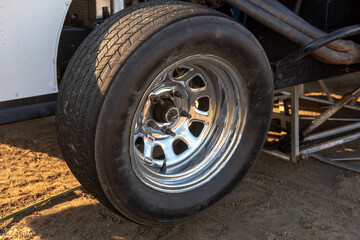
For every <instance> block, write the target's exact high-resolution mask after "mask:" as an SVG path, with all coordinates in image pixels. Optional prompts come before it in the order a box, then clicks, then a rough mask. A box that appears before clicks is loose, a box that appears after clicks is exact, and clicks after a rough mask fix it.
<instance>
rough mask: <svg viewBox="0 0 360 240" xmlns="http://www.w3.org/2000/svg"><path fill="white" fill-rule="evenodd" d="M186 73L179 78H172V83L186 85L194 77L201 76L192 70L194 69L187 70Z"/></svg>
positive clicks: (195, 70)
mask: <svg viewBox="0 0 360 240" xmlns="http://www.w3.org/2000/svg"><path fill="white" fill-rule="evenodd" d="M187 70H188V71H187V72H186V73H185V74H184V75H182V76H179V77H172V76H171V77H172V78H173V80H174V81H177V82H183V83H184V84H186V83H188V82H189V81H190V80H191V79H193V78H194V77H196V76H201V73H200V72H199V71H198V70H197V69H194V68H188V69H187Z"/></svg>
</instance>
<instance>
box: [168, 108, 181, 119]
mask: <svg viewBox="0 0 360 240" xmlns="http://www.w3.org/2000/svg"><path fill="white" fill-rule="evenodd" d="M178 117H179V110H178V109H177V108H175V107H172V108H170V109H169V110H168V111H167V112H166V114H165V118H166V121H167V122H175V121H176V119H178Z"/></svg>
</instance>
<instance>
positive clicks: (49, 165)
mask: <svg viewBox="0 0 360 240" xmlns="http://www.w3.org/2000/svg"><path fill="white" fill-rule="evenodd" d="M356 147H357V148H359V145H358V144H355V148H356ZM355 150H359V149H355ZM0 166H1V168H0V199H1V200H0V215H1V217H4V216H6V215H8V214H10V213H12V212H14V211H17V210H19V209H21V208H24V207H26V206H29V205H31V204H32V203H35V202H38V201H40V200H43V199H45V198H48V197H50V196H54V195H56V194H58V193H60V192H63V191H65V190H67V189H70V188H72V187H75V186H77V185H78V182H77V181H76V180H75V178H74V177H73V176H72V174H71V173H70V171H69V170H68V168H67V166H66V164H65V163H64V161H63V160H62V157H61V153H60V151H59V149H58V147H57V143H56V137H55V123H54V117H48V118H42V119H37V120H31V121H26V122H21V123H16V124H10V125H5V126H1V127H0ZM0 226H1V236H0V239H220V238H222V239H268V240H270V239H359V236H360V228H359V226H360V175H359V174H356V173H354V172H350V171H347V170H342V169H339V168H336V167H333V166H329V165H326V164H323V163H321V162H317V161H315V160H311V159H309V160H304V161H301V162H300V164H298V165H293V164H291V163H287V162H283V161H281V160H278V159H275V158H273V157H270V156H268V155H266V154H261V156H260V158H259V159H258V161H257V162H256V164H255V166H254V167H253V168H252V170H251V172H250V173H249V174H248V175H247V177H246V178H245V180H244V181H243V182H242V183H241V184H240V185H239V186H238V187H237V188H236V189H235V191H234V192H233V193H232V194H230V195H229V196H227V197H226V198H225V199H224V201H221V202H220V203H219V204H218V205H217V206H215V207H213V208H212V209H210V210H209V211H207V212H206V213H205V214H203V215H202V216H200V217H198V218H195V219H193V220H191V221H188V222H186V223H184V224H181V225H179V226H176V227H172V228H149V227H143V226H139V225H136V224H134V223H131V222H129V221H127V220H125V219H123V218H121V217H119V216H117V215H115V214H113V213H112V212H110V211H109V210H107V209H106V208H105V207H103V206H102V205H101V204H100V203H99V202H98V201H97V200H96V199H94V198H93V197H92V196H91V195H89V194H87V193H85V192H83V191H82V190H78V191H75V192H74V193H71V194H69V195H67V196H65V197H62V198H60V199H57V200H55V201H52V202H50V203H46V204H44V205H42V206H40V207H37V208H36V209H35V210H33V211H30V212H27V213H24V214H21V215H20V216H18V217H15V218H14V219H11V220H8V221H5V222H3V223H1V225H0Z"/></svg>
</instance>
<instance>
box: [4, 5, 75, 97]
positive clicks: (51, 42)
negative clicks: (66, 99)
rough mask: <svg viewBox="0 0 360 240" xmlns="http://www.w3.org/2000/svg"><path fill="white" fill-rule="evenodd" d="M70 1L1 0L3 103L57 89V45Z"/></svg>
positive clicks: (52, 91)
mask: <svg viewBox="0 0 360 240" xmlns="http://www.w3.org/2000/svg"><path fill="white" fill-rule="evenodd" d="M70 3H71V0H0V102H2V101H8V100H14V99H19V98H26V97H33V96H39V95H45V94H51V93H56V92H57V90H58V89H57V80H56V57H57V48H58V42H59V38H60V34H61V29H62V26H63V22H64V18H65V15H66V13H67V9H68V7H69V5H70Z"/></svg>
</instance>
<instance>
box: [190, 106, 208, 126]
mask: <svg viewBox="0 0 360 240" xmlns="http://www.w3.org/2000/svg"><path fill="white" fill-rule="evenodd" d="M190 115H191V120H198V121H200V122H202V123H204V124H205V125H209V124H210V117H211V116H210V114H209V112H203V111H200V110H198V109H196V108H192V109H191V110H190Z"/></svg>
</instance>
